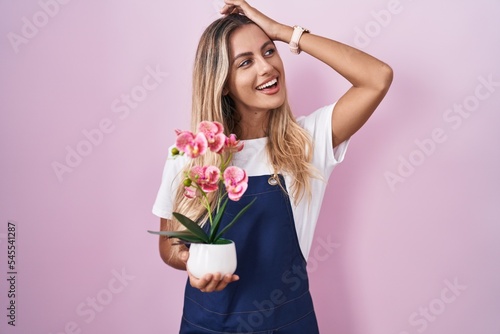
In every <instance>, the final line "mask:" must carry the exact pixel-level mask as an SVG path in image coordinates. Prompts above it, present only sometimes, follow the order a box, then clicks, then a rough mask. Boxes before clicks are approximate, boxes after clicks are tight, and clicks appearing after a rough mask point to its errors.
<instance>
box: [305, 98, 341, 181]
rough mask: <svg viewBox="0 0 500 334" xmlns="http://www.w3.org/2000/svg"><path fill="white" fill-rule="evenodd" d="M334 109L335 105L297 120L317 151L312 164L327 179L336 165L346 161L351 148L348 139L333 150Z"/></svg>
mask: <svg viewBox="0 0 500 334" xmlns="http://www.w3.org/2000/svg"><path fill="white" fill-rule="evenodd" d="M334 107H335V103H334V104H331V105H327V106H324V107H322V108H320V109H318V110H316V111H315V112H313V113H312V114H310V115H308V116H302V117H299V118H298V119H297V123H299V125H301V126H302V127H303V128H304V129H305V130H306V131H307V132H309V134H310V135H311V136H312V140H313V143H314V150H315V151H314V156H313V161H312V163H313V165H314V166H315V167H316V168H318V169H319V170H320V171H321V172H322V173H323V175H324V176H326V177H328V176H329V175H330V174H331V172H332V171H333V168H334V167H335V166H336V165H338V164H339V163H341V162H342V161H343V160H344V156H345V153H346V151H347V147H348V146H349V139H347V140H346V141H344V142H342V143H340V144H339V145H337V147H335V149H334V148H333V144H332V114H333V109H334Z"/></svg>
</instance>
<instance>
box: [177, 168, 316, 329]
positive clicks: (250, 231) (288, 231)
mask: <svg viewBox="0 0 500 334" xmlns="http://www.w3.org/2000/svg"><path fill="white" fill-rule="evenodd" d="M279 177H280V181H281V184H283V185H285V181H284V179H283V177H282V176H281V175H280V176H279ZM268 179H269V175H262V176H253V177H250V178H249V182H248V189H247V191H246V192H245V195H244V196H243V197H242V198H241V199H240V200H239V201H238V202H233V201H229V203H228V205H227V207H226V212H225V213H224V217H223V220H222V222H221V227H220V228H221V229H222V228H224V226H225V225H227V224H228V223H229V222H230V221H231V220H232V218H233V217H234V216H235V215H236V214H237V213H238V212H239V211H240V210H241V209H242V208H243V207H244V206H245V205H247V204H248V203H249V202H250V201H252V200H253V199H254V198H255V197H256V198H257V200H256V201H255V202H254V204H253V205H252V206H251V207H250V209H249V210H248V211H247V212H245V214H244V215H243V216H242V217H241V219H239V220H238V221H237V222H236V223H235V225H233V227H232V228H231V229H230V230H229V231H228V232H227V233H226V235H225V236H224V238H226V239H231V240H233V241H234V242H235V245H236V252H237V259H238V267H237V269H236V273H235V274H237V275H239V277H240V279H239V281H237V282H233V283H230V284H229V285H228V286H227V287H226V288H225V289H224V290H223V291H220V292H211V293H204V292H201V291H200V290H198V289H195V288H193V287H191V285H190V284H189V280H188V282H187V284H186V290H185V295H184V296H185V297H184V309H183V317H182V323H181V330H180V333H182V334H191V333H197V334H200V333H226V334H236V333H262V334H271V333H277V334H305V333H307V334H315V333H319V331H318V326H317V322H316V316H315V313H314V308H313V303H312V299H311V295H310V293H309V281H308V277H307V271H306V261H305V259H304V257H303V256H302V252H301V250H300V246H299V242H298V238H297V233H296V230H295V222H294V219H293V214H292V208H291V205H290V200H289V198H288V196H287V195H286V194H285V193H284V192H283V190H282V189H281V188H280V187H279V186H277V185H274V186H273V185H270V184H269V183H268Z"/></svg>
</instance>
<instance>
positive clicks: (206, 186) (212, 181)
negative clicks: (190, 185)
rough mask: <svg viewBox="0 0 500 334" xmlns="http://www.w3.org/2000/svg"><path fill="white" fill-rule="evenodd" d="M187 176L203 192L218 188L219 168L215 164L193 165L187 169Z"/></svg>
mask: <svg viewBox="0 0 500 334" xmlns="http://www.w3.org/2000/svg"><path fill="white" fill-rule="evenodd" d="M189 178H190V179H191V180H192V181H193V182H196V184H198V185H199V186H200V188H201V189H202V190H203V191H204V192H206V193H210V192H213V191H216V190H217V189H218V188H219V180H220V170H219V168H217V167H215V166H203V167H200V166H194V167H193V168H191V170H190V171H189Z"/></svg>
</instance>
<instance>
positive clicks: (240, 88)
mask: <svg viewBox="0 0 500 334" xmlns="http://www.w3.org/2000/svg"><path fill="white" fill-rule="evenodd" d="M229 87H230V88H229V89H230V91H231V93H233V94H234V95H244V94H248V93H249V91H250V90H252V89H253V77H252V76H251V75H249V73H238V74H237V75H234V76H232V77H231V80H230V85H229Z"/></svg>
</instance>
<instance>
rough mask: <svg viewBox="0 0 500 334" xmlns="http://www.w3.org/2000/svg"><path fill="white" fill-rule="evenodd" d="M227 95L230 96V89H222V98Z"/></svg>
mask: <svg viewBox="0 0 500 334" xmlns="http://www.w3.org/2000/svg"><path fill="white" fill-rule="evenodd" d="M227 94H229V89H227V88H226V87H224V88H223V89H222V96H226V95H227Z"/></svg>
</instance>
